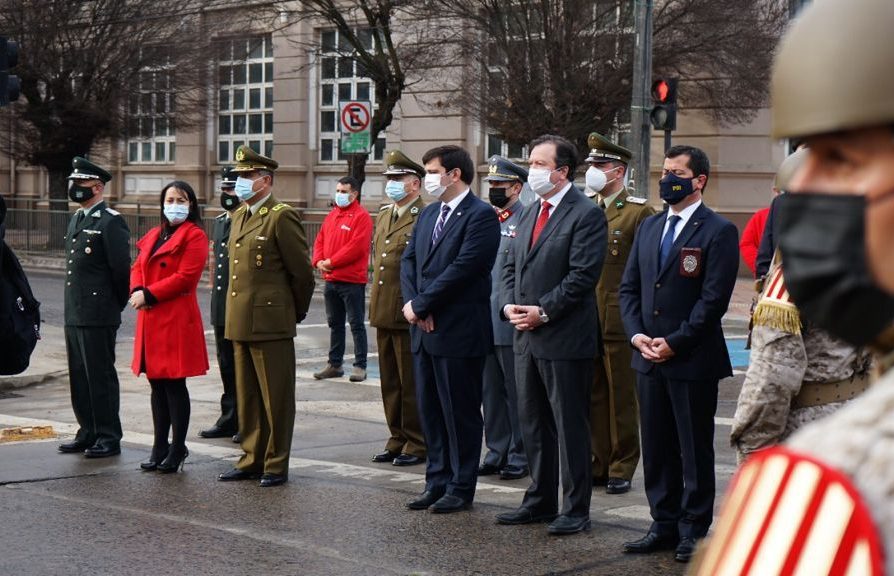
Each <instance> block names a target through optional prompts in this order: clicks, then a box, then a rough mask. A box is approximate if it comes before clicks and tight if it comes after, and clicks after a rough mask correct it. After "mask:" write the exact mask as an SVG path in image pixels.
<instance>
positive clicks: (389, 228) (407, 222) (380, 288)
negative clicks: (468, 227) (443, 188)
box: [369, 197, 425, 330]
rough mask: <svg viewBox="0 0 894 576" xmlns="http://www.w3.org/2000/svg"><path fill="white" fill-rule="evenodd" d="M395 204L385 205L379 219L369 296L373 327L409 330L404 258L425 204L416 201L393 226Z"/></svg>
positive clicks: (419, 199) (374, 235)
mask: <svg viewBox="0 0 894 576" xmlns="http://www.w3.org/2000/svg"><path fill="white" fill-rule="evenodd" d="M393 206H394V205H393V204H388V205H387V206H383V207H382V209H381V210H379V214H378V215H377V216H376V229H375V232H374V233H373V250H372V252H373V279H372V289H371V290H370V295H369V325H370V326H374V327H376V328H385V329H389V330H401V329H409V326H410V325H409V324H408V323H407V321H406V319H404V315H403V312H402V311H401V310H402V309H403V306H404V300H403V295H402V294H401V291H400V259H401V256H403V254H404V249H405V248H406V247H407V244H409V243H410V236H411V235H412V234H413V226H415V225H416V220H417V219H418V218H419V213H420V212H422V208H424V207H425V204H424V203H423V202H422V198H421V197H419V198H416V200H414V201H413V202H412V203H410V207H409V208H408V209H407V211H406V212H404V214H403V216H401V217H399V218H398V219H397V221H396V222H393V223H392V221H391V220H392V214H393V208H392V207H393Z"/></svg>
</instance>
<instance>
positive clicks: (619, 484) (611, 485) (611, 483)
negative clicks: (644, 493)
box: [605, 478, 630, 494]
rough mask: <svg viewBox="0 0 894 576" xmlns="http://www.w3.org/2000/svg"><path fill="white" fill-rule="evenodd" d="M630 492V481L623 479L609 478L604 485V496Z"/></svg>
mask: <svg viewBox="0 0 894 576" xmlns="http://www.w3.org/2000/svg"><path fill="white" fill-rule="evenodd" d="M625 492H630V480H625V479H623V478H609V479H608V482H607V483H606V485H605V493H606V494H624V493H625Z"/></svg>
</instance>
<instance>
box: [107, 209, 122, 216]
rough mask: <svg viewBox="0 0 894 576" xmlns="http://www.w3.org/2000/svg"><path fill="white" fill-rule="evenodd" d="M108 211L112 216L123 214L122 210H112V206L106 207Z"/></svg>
mask: <svg viewBox="0 0 894 576" xmlns="http://www.w3.org/2000/svg"><path fill="white" fill-rule="evenodd" d="M106 212H108V213H109V214H111V215H112V216H120V215H121V212H118V211H117V210H112V209H111V208H106Z"/></svg>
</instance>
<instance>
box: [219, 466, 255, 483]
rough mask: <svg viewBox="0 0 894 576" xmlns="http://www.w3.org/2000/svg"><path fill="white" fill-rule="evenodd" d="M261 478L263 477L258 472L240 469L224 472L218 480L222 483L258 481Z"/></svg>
mask: <svg viewBox="0 0 894 576" xmlns="http://www.w3.org/2000/svg"><path fill="white" fill-rule="evenodd" d="M260 477H261V475H260V474H258V473H257V472H248V471H246V470H240V469H239V468H233V469H232V470H228V471H226V472H222V473H221V474H220V475H218V477H217V479H218V480H220V481H221V482H238V481H239V480H257V479H258V478H260Z"/></svg>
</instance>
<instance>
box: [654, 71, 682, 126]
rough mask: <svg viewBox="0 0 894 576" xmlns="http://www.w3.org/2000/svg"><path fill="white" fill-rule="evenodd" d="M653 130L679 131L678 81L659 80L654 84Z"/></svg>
mask: <svg viewBox="0 0 894 576" xmlns="http://www.w3.org/2000/svg"><path fill="white" fill-rule="evenodd" d="M649 120H650V121H651V122H652V128H655V129H656V130H676V129H677V79H676V78H659V79H658V80H655V81H654V82H652V113H651V114H649Z"/></svg>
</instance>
